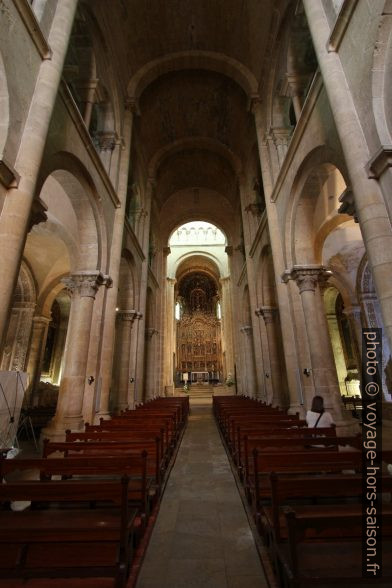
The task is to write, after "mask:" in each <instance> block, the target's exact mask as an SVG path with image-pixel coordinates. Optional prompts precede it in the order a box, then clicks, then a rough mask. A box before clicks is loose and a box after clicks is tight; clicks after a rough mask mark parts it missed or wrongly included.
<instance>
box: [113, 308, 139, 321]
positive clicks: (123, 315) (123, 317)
mask: <svg viewBox="0 0 392 588" xmlns="http://www.w3.org/2000/svg"><path fill="white" fill-rule="evenodd" d="M137 315H138V312H137V311H136V310H119V311H117V315H116V318H117V319H118V320H119V321H129V322H130V323H131V324H133V322H134V320H135V319H136V318H137Z"/></svg>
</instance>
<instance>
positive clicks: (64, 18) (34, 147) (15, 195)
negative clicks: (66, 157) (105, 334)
mask: <svg viewBox="0 0 392 588" xmlns="http://www.w3.org/2000/svg"><path fill="white" fill-rule="evenodd" d="M77 3H78V0H61V2H58V3H57V7H56V12H55V15H54V18H53V22H52V26H51V29H50V33H49V37H48V43H49V45H50V47H51V50H52V56H51V58H50V59H45V60H43V62H42V64H41V66H40V69H39V72H38V76H37V80H36V83H35V89H34V94H33V96H32V99H31V103H30V104H29V105H28V116H27V120H26V124H25V127H24V131H23V136H22V139H21V143H20V146H19V151H18V155H17V158H16V161H15V165H14V167H15V171H16V172H17V173H18V174H19V176H20V181H19V185H18V187H17V188H15V187H13V188H10V189H9V190H8V192H7V194H6V196H5V200H4V206H3V209H2V214H1V216H0V251H1V263H2V269H3V271H2V278H1V281H0V343H1V342H2V341H3V339H4V337H5V331H6V326H7V322H8V317H9V314H10V308H11V303H12V296H13V292H14V288H15V284H16V281H17V278H18V274H19V269H20V263H21V259H22V254H23V249H24V246H25V241H26V237H27V233H28V230H29V229H28V224H29V219H30V213H31V208H32V204H33V198H34V194H35V187H36V182H37V178H38V172H39V169H40V165H41V160H42V154H43V150H44V147H45V142H46V137H47V133H48V129H49V123H50V119H51V116H52V111H53V108H54V104H55V100H56V96H57V91H58V86H59V83H60V78H61V72H62V69H63V64H64V59H65V55H66V52H67V48H68V42H69V38H70V34H71V29H72V24H73V20H74V15H75V10H76V6H77Z"/></svg>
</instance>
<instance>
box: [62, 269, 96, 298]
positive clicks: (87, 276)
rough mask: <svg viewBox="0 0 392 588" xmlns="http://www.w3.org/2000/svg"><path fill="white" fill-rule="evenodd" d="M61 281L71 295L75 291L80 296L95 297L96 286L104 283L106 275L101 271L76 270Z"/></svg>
mask: <svg viewBox="0 0 392 588" xmlns="http://www.w3.org/2000/svg"><path fill="white" fill-rule="evenodd" d="M61 281H62V282H63V284H65V286H66V288H67V290H68V292H69V293H70V294H71V296H73V295H74V294H75V293H77V294H79V296H80V297H82V298H95V296H96V294H97V292H98V288H99V287H100V286H102V285H103V284H105V283H106V281H107V276H104V275H103V274H101V272H77V273H75V274H72V275H71V276H69V277H68V278H63V279H62V280H61Z"/></svg>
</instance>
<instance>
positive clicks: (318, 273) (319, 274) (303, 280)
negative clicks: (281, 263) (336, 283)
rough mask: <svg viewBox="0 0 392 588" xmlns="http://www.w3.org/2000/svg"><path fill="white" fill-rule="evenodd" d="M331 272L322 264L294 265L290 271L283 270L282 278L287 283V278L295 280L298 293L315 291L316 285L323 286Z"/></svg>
mask: <svg viewBox="0 0 392 588" xmlns="http://www.w3.org/2000/svg"><path fill="white" fill-rule="evenodd" d="M331 275H332V272H331V271H329V270H327V268H325V267H324V266H322V265H305V266H300V265H295V266H294V267H293V269H292V270H291V271H286V272H284V274H283V276H282V279H283V281H284V282H286V283H287V281H288V280H295V282H296V283H297V286H298V288H299V292H300V294H302V293H303V292H307V291H310V292H315V291H316V288H317V285H319V286H320V287H323V286H325V285H326V282H327V281H328V279H329V278H330V277H331Z"/></svg>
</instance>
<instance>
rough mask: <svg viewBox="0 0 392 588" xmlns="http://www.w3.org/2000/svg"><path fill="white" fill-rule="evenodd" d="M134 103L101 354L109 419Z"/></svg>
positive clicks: (129, 109)
mask: <svg viewBox="0 0 392 588" xmlns="http://www.w3.org/2000/svg"><path fill="white" fill-rule="evenodd" d="M132 125H133V104H129V103H127V104H126V108H125V112H124V123H123V136H124V149H123V151H122V152H121V159H120V164H119V176H118V188H117V196H118V198H119V200H120V203H121V206H120V207H119V208H117V209H116V212H115V217H114V223H113V237H112V244H111V248H110V268H109V269H110V275H111V278H112V280H113V288H110V289H109V290H108V292H107V297H106V313H105V323H104V327H103V335H102V355H101V377H102V387H101V402H100V408H99V413H98V414H99V416H100V417H103V418H106V417H108V415H109V392H110V385H111V380H112V366H113V350H114V337H115V324H116V306H117V296H118V281H119V273H120V262H121V250H122V241H123V232H124V219H125V204H126V198H127V187H128V172H129V159H130V153H131V142H132Z"/></svg>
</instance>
